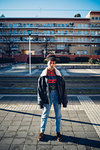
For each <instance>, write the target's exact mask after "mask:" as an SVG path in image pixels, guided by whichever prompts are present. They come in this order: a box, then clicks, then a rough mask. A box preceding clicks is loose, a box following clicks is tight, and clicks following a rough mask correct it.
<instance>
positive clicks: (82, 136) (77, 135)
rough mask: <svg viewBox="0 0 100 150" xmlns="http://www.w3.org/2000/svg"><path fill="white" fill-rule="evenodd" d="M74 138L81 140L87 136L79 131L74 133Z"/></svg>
mask: <svg viewBox="0 0 100 150" xmlns="http://www.w3.org/2000/svg"><path fill="white" fill-rule="evenodd" d="M74 135H75V137H81V138H86V137H87V135H86V134H85V133H84V132H81V131H80V130H79V131H78V132H76V131H75V132H74Z"/></svg>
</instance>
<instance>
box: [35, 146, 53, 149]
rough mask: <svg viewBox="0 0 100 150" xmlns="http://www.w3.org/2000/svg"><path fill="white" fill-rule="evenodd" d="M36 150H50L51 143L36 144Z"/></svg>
mask: <svg viewBox="0 0 100 150" xmlns="http://www.w3.org/2000/svg"><path fill="white" fill-rule="evenodd" d="M37 150H52V146H51V145H38V146H37Z"/></svg>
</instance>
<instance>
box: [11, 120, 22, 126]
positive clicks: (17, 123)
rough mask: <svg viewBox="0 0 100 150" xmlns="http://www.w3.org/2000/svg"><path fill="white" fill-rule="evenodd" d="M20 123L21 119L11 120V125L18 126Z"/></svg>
mask: <svg viewBox="0 0 100 150" xmlns="http://www.w3.org/2000/svg"><path fill="white" fill-rule="evenodd" d="M20 124H21V121H12V123H11V125H12V126H19V125H20Z"/></svg>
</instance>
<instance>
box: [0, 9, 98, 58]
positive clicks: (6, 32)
mask: <svg viewBox="0 0 100 150" xmlns="http://www.w3.org/2000/svg"><path fill="white" fill-rule="evenodd" d="M29 38H30V40H31V53H32V55H43V56H45V55H46V54H47V53H55V54H56V55H57V54H60V55H65V54H66V55H100V11H90V12H89V13H88V15H87V16H86V17H85V18H80V17H74V18H0V55H2V54H5V55H23V54H26V55H28V54H29Z"/></svg>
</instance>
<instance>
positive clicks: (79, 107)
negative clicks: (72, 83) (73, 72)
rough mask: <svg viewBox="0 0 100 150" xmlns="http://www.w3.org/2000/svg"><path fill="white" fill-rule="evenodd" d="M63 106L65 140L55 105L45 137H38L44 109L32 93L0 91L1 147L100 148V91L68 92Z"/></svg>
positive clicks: (33, 149) (24, 149)
mask: <svg viewBox="0 0 100 150" xmlns="http://www.w3.org/2000/svg"><path fill="white" fill-rule="evenodd" d="M68 99H69V103H68V107H67V108H63V107H62V122H61V132H62V134H63V140H62V142H57V141H56V134H55V129H56V126H55V118H54V116H55V115H54V110H53V107H52V108H51V111H50V117H49V118H48V123H47V127H46V132H45V139H44V141H42V142H38V141H37V136H38V133H39V128H40V117H41V110H40V109H39V107H38V105H37V104H36V96H33V95H0V150H100V95H68Z"/></svg>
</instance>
